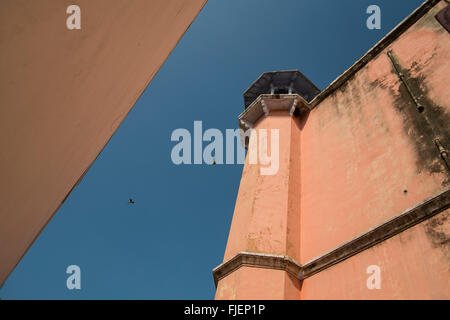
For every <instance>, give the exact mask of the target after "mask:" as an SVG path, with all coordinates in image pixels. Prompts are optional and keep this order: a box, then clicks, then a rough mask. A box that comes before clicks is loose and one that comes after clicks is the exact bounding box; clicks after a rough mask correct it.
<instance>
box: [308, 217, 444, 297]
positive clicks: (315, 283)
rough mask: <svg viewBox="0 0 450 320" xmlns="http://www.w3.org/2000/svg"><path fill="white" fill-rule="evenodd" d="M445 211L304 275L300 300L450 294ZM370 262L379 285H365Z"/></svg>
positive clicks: (440, 295)
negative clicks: (374, 266)
mask: <svg viewBox="0 0 450 320" xmlns="http://www.w3.org/2000/svg"><path fill="white" fill-rule="evenodd" d="M449 214H450V210H447V211H445V212H441V213H439V214H438V215H436V216H434V217H433V218H431V219H429V220H427V221H424V222H422V223H420V224H418V225H416V226H414V227H412V228H410V229H408V230H406V231H404V232H402V233H400V234H398V235H397V236H395V237H392V238H390V239H388V240H386V241H384V242H382V243H380V244H378V245H376V246H374V247H372V248H369V249H367V250H365V251H363V252H361V253H359V254H357V255H355V256H353V257H351V258H349V259H347V260H345V261H343V262H341V263H338V264H336V265H334V266H332V267H330V268H328V269H326V270H324V271H322V272H319V273H317V274H315V275H313V276H312V277H309V278H307V279H305V280H303V283H302V290H301V299H449V298H450V277H449V274H450V263H449V262H450V247H449V246H448V239H449V238H450V220H449ZM446 242H447V243H446ZM370 265H378V266H379V267H380V276H381V277H380V279H381V283H380V284H381V286H380V289H372V290H369V289H368V288H367V285H366V282H367V279H368V278H369V276H370V274H367V273H366V270H367V267H368V266H370Z"/></svg>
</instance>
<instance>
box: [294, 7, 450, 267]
mask: <svg viewBox="0 0 450 320" xmlns="http://www.w3.org/2000/svg"><path fill="white" fill-rule="evenodd" d="M443 6H444V3H440V4H438V5H437V6H436V7H435V8H433V9H432V10H431V11H430V12H429V13H428V14H427V15H426V16H425V17H423V18H422V19H421V20H419V21H418V22H417V23H416V24H415V25H414V26H413V27H411V28H410V29H409V30H407V31H406V32H405V33H404V34H402V35H401V36H400V38H399V39H397V40H396V41H395V42H394V43H393V44H392V45H391V46H390V47H389V48H388V49H392V50H393V51H394V54H395V55H396V56H397V58H398V61H399V63H400V64H401V65H402V66H403V68H405V69H408V70H411V72H410V74H408V73H407V72H406V73H405V74H406V75H407V78H408V81H409V82H410V83H411V84H412V87H414V88H415V86H416V85H417V86H418V88H419V89H418V92H420V94H423V98H422V99H421V102H423V103H424V105H425V111H424V112H423V113H422V114H420V113H419V112H417V110H416V106H415V105H414V104H413V103H412V100H411V99H410V98H409V96H408V95H407V92H406V90H405V89H404V87H400V81H399V78H398V76H397V74H396V73H395V72H394V70H393V67H392V64H391V62H390V60H389V59H388V57H387V55H386V51H387V50H388V49H386V50H384V51H383V52H381V53H380V54H379V55H378V56H377V57H375V58H374V59H373V60H371V61H370V62H369V63H368V64H367V65H366V66H365V67H364V68H363V69H362V70H360V71H359V72H357V73H356V74H355V75H354V77H352V78H351V79H350V80H349V81H348V82H346V83H345V84H344V85H343V86H342V87H341V88H339V89H338V90H337V91H335V92H334V93H333V94H332V95H330V96H329V97H328V98H326V99H325V100H324V101H322V102H321V103H320V104H319V105H318V106H317V107H316V108H315V109H313V110H312V111H311V113H310V115H309V118H308V120H307V121H306V124H305V126H304V128H303V130H302V133H301V144H302V146H301V148H302V160H301V174H302V182H301V184H302V189H301V212H302V214H301V230H302V232H301V248H302V256H301V263H305V262H306V261H308V260H310V259H312V258H314V257H316V256H319V255H321V254H323V253H325V252H326V251H329V250H331V249H333V248H335V247H336V246H338V245H340V244H341V243H343V242H345V241H348V240H350V239H351V238H353V237H355V236H357V235H359V234H361V233H363V232H365V231H367V230H369V229H370V228H372V227H374V226H375V225H377V224H380V223H382V222H383V221H385V220H387V219H389V218H390V217H392V216H394V215H396V214H399V213H400V212H402V211H403V210H405V209H407V208H409V207H411V206H413V205H415V204H416V203H418V202H419V201H421V200H423V199H425V198H427V197H430V196H433V195H434V194H436V193H438V192H439V191H440V190H442V189H443V188H444V187H445V186H446V185H448V184H449V174H448V171H446V168H445V166H444V163H443V161H442V160H441V158H440V156H439V152H438V151H437V148H436V146H435V145H434V142H433V137H432V134H431V133H430V130H429V128H428V127H427V126H426V124H425V118H427V119H429V121H430V122H431V123H432V126H433V129H434V130H435V132H436V133H437V134H438V135H439V136H440V139H441V141H442V143H443V145H444V146H446V148H447V149H448V148H450V136H449V131H448V128H449V124H450V92H449V90H448V84H449V83H450V69H449V64H448V61H450V41H449V34H448V33H447V31H445V29H443V28H442V26H441V25H440V24H439V23H438V22H437V21H436V20H435V19H434V15H435V14H436V12H437V11H438V10H440V8H442V7H443ZM404 190H407V193H406V194H405V193H404V192H403V191H404Z"/></svg>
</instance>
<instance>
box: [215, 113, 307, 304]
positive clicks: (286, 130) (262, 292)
mask: <svg viewBox="0 0 450 320" xmlns="http://www.w3.org/2000/svg"><path fill="white" fill-rule="evenodd" d="M260 129H267V136H268V150H271V144H272V143H273V142H272V141H271V139H270V137H271V133H270V132H271V131H270V130H273V129H278V130H279V150H280V151H279V170H278V173H277V174H275V175H261V174H260V170H259V169H260V164H259V163H258V164H250V163H249V156H248V154H247V159H246V161H245V165H244V170H243V173H242V179H241V185H240V187H239V192H238V197H237V201H236V207H235V211H234V216H233V221H232V224H231V230H230V234H229V237H228V243H227V248H226V251H225V256H224V262H225V261H227V260H229V259H231V258H232V257H234V256H235V255H236V254H237V253H239V252H241V251H250V252H259V253H270V254H281V255H288V256H290V257H291V258H294V259H296V260H298V259H299V257H300V247H299V245H300V206H299V199H298V194H299V192H300V157H299V152H300V135H299V134H300V124H299V121H298V119H296V118H293V117H291V116H290V115H289V112H288V111H271V112H270V114H269V116H268V117H264V116H263V117H262V118H260V119H259V120H258V121H257V123H256V124H255V126H254V130H255V131H256V132H257V134H258V141H259V130H260ZM249 148H251V143H250V147H249ZM258 148H259V143H258ZM250 152H251V151H249V153H250ZM269 153H270V152H269ZM258 159H259V158H258ZM250 297H253V298H254V297H258V298H261V299H298V298H299V280H298V279H293V278H292V276H290V275H288V274H286V273H285V272H284V271H279V270H270V269H259V268H254V267H250V268H248V267H241V268H240V269H238V270H237V271H234V272H233V273H231V274H230V275H228V276H226V277H225V278H223V279H221V280H220V281H219V283H218V287H217V293H216V299H246V298H250Z"/></svg>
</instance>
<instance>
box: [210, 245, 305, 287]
mask: <svg viewBox="0 0 450 320" xmlns="http://www.w3.org/2000/svg"><path fill="white" fill-rule="evenodd" d="M242 266H247V267H256V268H268V269H275V270H283V271H286V272H288V273H290V274H292V275H293V276H294V277H297V278H298V277H299V275H300V269H301V266H300V264H299V263H298V262H296V261H295V260H293V259H292V258H290V257H288V256H282V255H275V254H265V253H255V252H239V253H238V254H237V255H235V256H234V257H233V258H231V259H230V260H228V261H227V262H224V263H222V264H221V265H219V266H217V267H216V268H214V269H213V276H214V283H215V285H216V287H217V283H218V282H219V280H220V279H222V278H224V277H226V276H227V275H229V274H230V273H232V272H233V271H235V270H237V269H239V268H240V267H242Z"/></svg>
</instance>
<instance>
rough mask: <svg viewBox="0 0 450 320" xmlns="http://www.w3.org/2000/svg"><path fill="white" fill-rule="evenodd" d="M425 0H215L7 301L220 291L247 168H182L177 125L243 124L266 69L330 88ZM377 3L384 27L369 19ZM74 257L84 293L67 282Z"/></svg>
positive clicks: (5, 290) (12, 285) (9, 286)
mask: <svg viewBox="0 0 450 320" xmlns="http://www.w3.org/2000/svg"><path fill="white" fill-rule="evenodd" d="M422 2H423V1H422V0H397V1H392V0H378V1H375V0H339V1H338V0H321V1H316V0H277V1H273V0H226V1H224V0H209V1H208V3H207V4H206V6H205V7H204V8H203V10H202V12H201V13H200V14H199V16H198V17H197V19H196V20H195V21H194V23H193V24H192V25H191V26H190V28H189V29H188V31H187V32H186V34H185V35H184V37H183V38H182V39H181V41H180V42H179V44H178V46H177V47H176V48H175V50H174V51H173V52H172V53H171V55H170V56H169V57H168V59H167V60H166V62H165V63H164V65H163V66H162V68H161V69H160V71H159V72H158V73H157V75H156V76H155V78H154V79H153V81H152V82H151V84H150V85H149V86H148V87H147V89H146V90H145V92H144V93H143V94H142V96H141V97H140V99H139V101H138V102H137V103H136V105H135V106H134V107H133V109H132V111H131V112H130V113H129V114H128V116H127V118H126V119H125V120H124V122H123V123H122V125H121V126H120V128H119V129H118V130H117V131H116V133H115V134H114V136H113V137H112V139H111V140H110V142H109V143H108V145H107V146H106V148H105V149H104V150H103V152H102V153H101V154H100V156H99V157H98V159H97V161H96V162H95V163H94V164H93V165H92V167H91V169H90V170H89V171H88V173H87V174H86V176H85V177H84V179H83V180H82V181H81V183H80V184H79V185H78V186H77V187H76V188H75V189H74V191H73V192H72V193H71V195H70V196H69V198H68V199H67V200H66V202H65V203H64V204H63V206H62V207H61V208H60V209H59V211H58V212H57V213H56V215H55V216H54V218H53V219H52V220H51V221H50V223H49V224H48V225H47V227H46V229H45V230H44V231H43V232H42V233H41V235H40V236H39V237H38V239H37V240H36V241H35V242H34V244H33V246H32V247H31V248H30V250H29V251H28V252H27V254H26V255H25V256H24V258H23V259H22V260H21V262H20V263H19V265H18V266H17V267H16V269H15V270H14V272H13V273H12V274H11V275H10V277H9V278H8V279H7V281H6V282H5V284H4V285H3V287H2V288H1V289H0V298H1V299H212V298H213V297H214V292H215V288H214V282H213V278H212V272H211V270H212V269H213V268H214V267H215V266H217V265H218V264H220V263H221V262H222V258H223V254H224V250H225V246H226V241H227V237H228V231H229V228H230V224H231V219H232V215H233V209H234V204H235V200H236V196H237V192H238V187H239V181H240V176H241V172H242V165H240V164H236V165H216V166H209V165H205V164H204V165H181V166H176V165H174V164H173V163H172V161H171V158H170V154H171V150H172V147H173V146H174V145H175V144H176V143H175V142H171V141H170V136H171V133H172V131H173V130H175V129H177V128H186V129H188V130H189V131H191V132H192V131H193V123H194V121H195V120H201V121H203V129H204V130H206V129H208V128H218V129H220V130H222V131H223V132H225V129H227V128H236V127H237V116H238V115H239V114H240V113H241V112H242V111H243V98H242V93H243V91H244V90H245V89H246V88H247V87H248V86H249V85H250V84H251V83H252V82H253V81H254V80H255V79H256V78H257V77H258V76H259V75H260V74H261V73H262V72H265V71H274V70H287V69H298V70H300V71H301V72H302V73H303V74H305V76H307V77H308V78H309V79H310V80H311V81H312V82H314V83H315V85H316V86H318V87H319V88H320V89H324V88H325V87H326V86H327V85H328V84H329V83H330V82H331V81H333V80H334V79H335V78H336V77H337V76H339V75H340V74H341V73H342V72H343V71H344V70H345V69H347V68H348V67H349V66H350V65H352V64H353V63H354V62H355V61H356V60H357V59H359V58H360V57H361V56H362V55H363V54H364V53H365V52H366V51H367V50H368V49H370V48H371V47H372V46H373V45H374V44H375V43H376V42H377V41H378V40H380V39H381V38H382V37H383V36H384V35H386V34H387V33H388V32H389V31H390V30H391V29H392V28H393V27H395V26H396V25H397V24H398V23H399V22H400V21H401V20H403V19H404V18H405V17H406V16H408V15H409V14H410V13H411V12H412V11H413V10H414V9H415V8H417V7H418V6H419V5H420V4H421V3H422ZM372 4H376V5H378V6H379V7H380V8H381V27H382V28H381V30H369V29H367V28H366V19H367V17H368V16H369V15H368V14H366V8H367V7H368V6H369V5H372ZM130 5H131V4H130ZM205 145H206V144H205ZM130 197H131V198H133V199H134V200H135V202H136V203H135V204H134V205H129V204H127V202H128V199H129V198H130ZM72 264H75V265H78V266H80V268H81V285H82V288H81V290H68V289H67V287H66V279H67V277H68V275H67V274H66V273H65V271H66V268H67V266H69V265H72Z"/></svg>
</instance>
